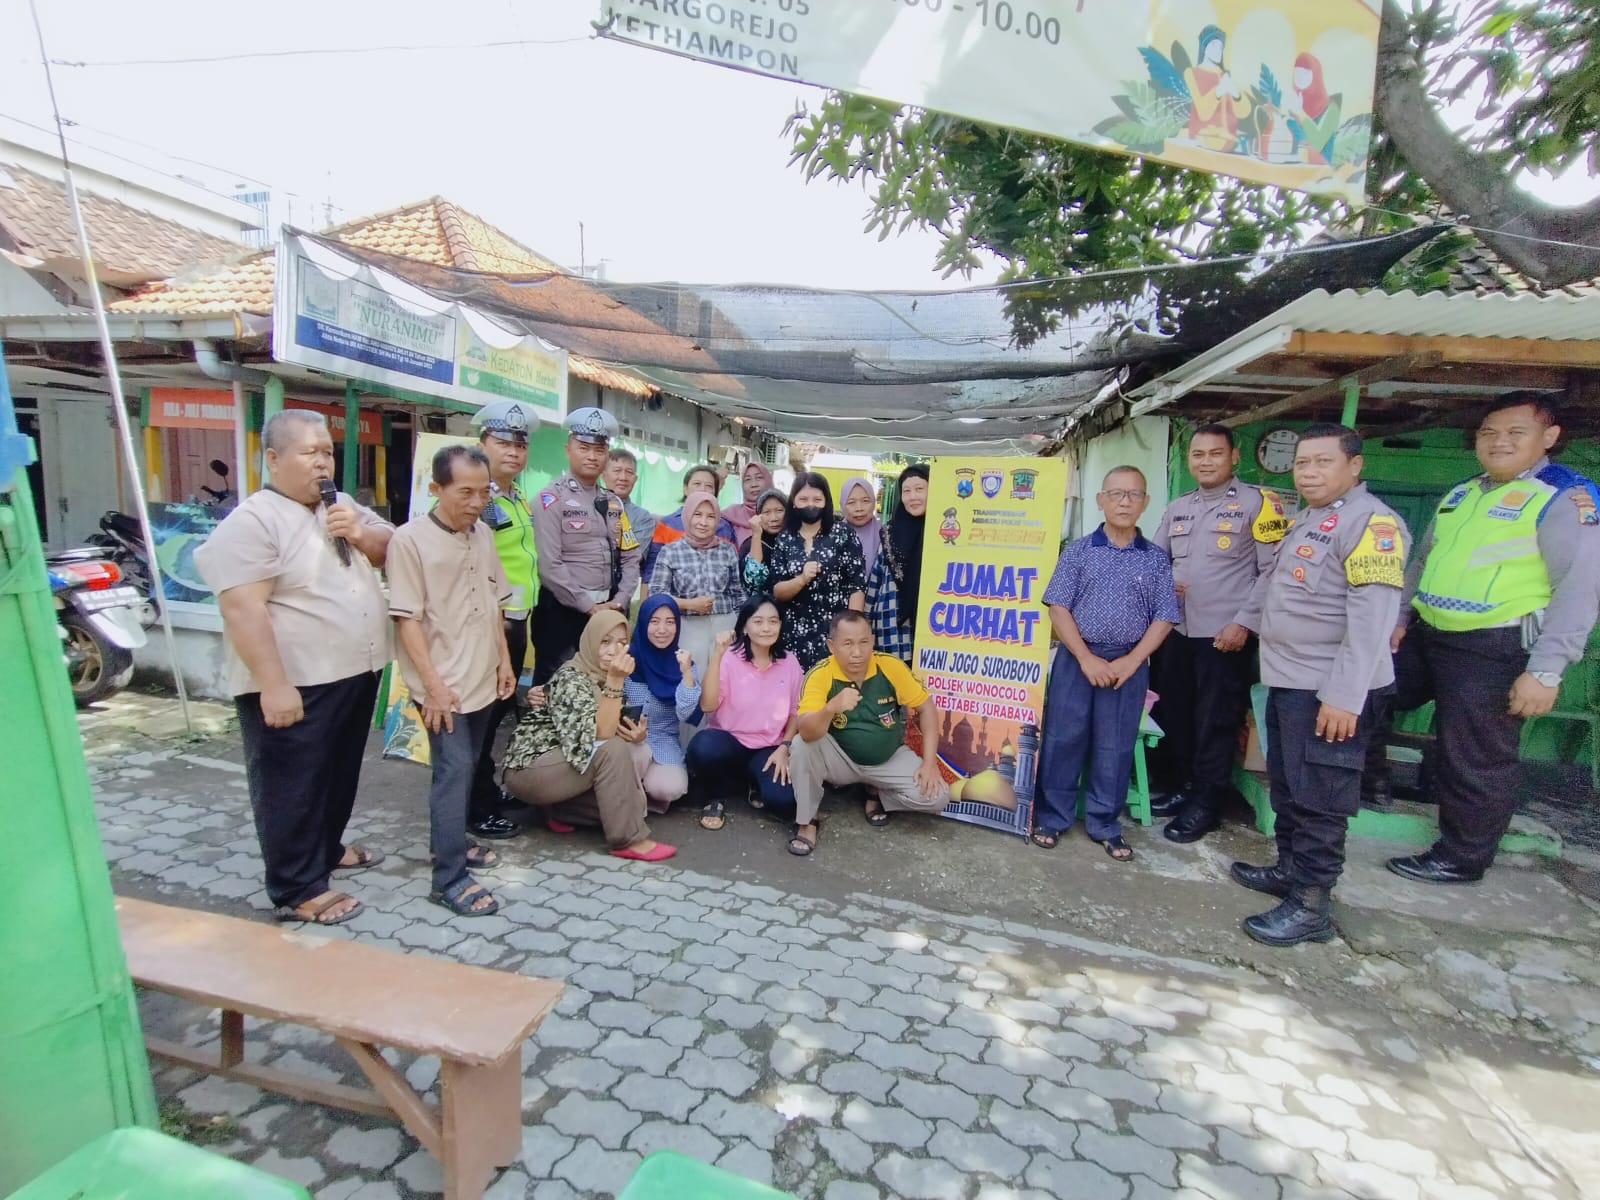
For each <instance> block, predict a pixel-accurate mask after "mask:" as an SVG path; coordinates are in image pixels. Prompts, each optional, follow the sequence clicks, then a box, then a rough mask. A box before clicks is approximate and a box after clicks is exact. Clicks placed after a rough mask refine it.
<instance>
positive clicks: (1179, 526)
mask: <svg viewBox="0 0 1600 1200" xmlns="http://www.w3.org/2000/svg"><path fill="white" fill-rule="evenodd" d="M1186 528H1187V526H1185V525H1184V524H1183V523H1182V522H1177V523H1174V525H1173V526H1172V532H1173V533H1182V532H1183V531H1184V530H1185V529H1186Z"/></svg>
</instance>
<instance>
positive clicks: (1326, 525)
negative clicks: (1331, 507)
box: [1317, 513, 1339, 533]
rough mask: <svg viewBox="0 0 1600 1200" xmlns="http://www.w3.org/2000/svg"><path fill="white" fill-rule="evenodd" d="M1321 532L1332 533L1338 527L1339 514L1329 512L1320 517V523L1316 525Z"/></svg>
mask: <svg viewBox="0 0 1600 1200" xmlns="http://www.w3.org/2000/svg"><path fill="white" fill-rule="evenodd" d="M1317 528H1318V529H1320V530H1322V532H1323V533H1332V532H1333V531H1334V530H1335V529H1337V528H1339V514H1338V513H1331V514H1329V515H1328V516H1326V517H1324V518H1323V519H1322V524H1321V525H1318V526H1317Z"/></svg>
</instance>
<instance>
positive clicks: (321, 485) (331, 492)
mask: <svg viewBox="0 0 1600 1200" xmlns="http://www.w3.org/2000/svg"><path fill="white" fill-rule="evenodd" d="M317 490H318V491H319V492H321V493H322V506H323V507H324V508H328V507H331V506H332V505H335V504H337V503H339V491H338V489H337V488H335V487H334V486H333V480H331V479H320V480H318V481H317ZM333 548H334V549H335V550H337V551H338V552H339V561H340V562H341V563H343V564H344V565H345V566H347V567H348V566H349V565H350V543H349V542H347V541H345V540H344V539H343V538H342V537H336V538H334V539H333Z"/></svg>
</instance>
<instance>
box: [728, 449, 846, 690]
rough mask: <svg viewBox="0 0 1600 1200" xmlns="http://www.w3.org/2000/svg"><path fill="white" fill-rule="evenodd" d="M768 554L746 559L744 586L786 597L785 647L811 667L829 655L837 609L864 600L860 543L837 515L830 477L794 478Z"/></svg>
mask: <svg viewBox="0 0 1600 1200" xmlns="http://www.w3.org/2000/svg"><path fill="white" fill-rule="evenodd" d="M766 559H767V561H766V562H765V563H755V562H752V561H751V560H749V559H746V561H745V586H746V587H748V588H749V589H750V590H751V591H752V592H753V593H756V594H759V593H761V592H765V591H771V592H772V593H773V594H774V595H775V596H777V598H778V599H779V601H781V602H782V604H783V648H784V649H785V650H787V651H789V653H791V654H793V655H794V656H795V657H796V658H797V659H799V660H800V665H801V666H802V667H804V668H805V669H806V670H807V671H809V670H810V669H811V668H812V667H814V666H816V665H817V664H818V663H819V662H821V661H822V660H823V659H825V658H827V657H828V644H827V637H828V622H829V621H830V620H832V619H833V614H834V613H836V612H838V611H839V610H840V609H843V608H854V609H857V610H860V609H861V608H862V607H863V605H864V604H865V603H866V598H865V594H864V589H865V587H866V567H865V565H864V564H863V562H862V559H861V543H860V542H858V541H857V540H856V535H855V534H853V533H851V532H850V527H849V525H847V524H846V523H845V522H843V521H838V520H835V519H834V512H833V492H832V490H831V489H830V488H829V487H828V481H827V479H826V478H824V477H823V476H821V475H818V474H816V473H814V472H810V471H804V472H801V473H800V474H798V475H796V476H795V477H794V487H793V488H792V489H791V490H790V492H789V515H788V517H787V518H785V521H784V527H783V532H782V533H780V534H779V535H778V539H777V542H776V544H775V545H774V546H773V548H772V552H771V553H770V554H769V555H767V556H766ZM762 568H764V569H762ZM752 576H758V578H752Z"/></svg>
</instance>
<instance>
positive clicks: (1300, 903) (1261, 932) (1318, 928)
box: [1244, 886, 1335, 946]
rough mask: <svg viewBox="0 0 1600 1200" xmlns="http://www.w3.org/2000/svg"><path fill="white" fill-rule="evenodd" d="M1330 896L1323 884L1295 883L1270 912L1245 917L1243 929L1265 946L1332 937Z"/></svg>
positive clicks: (1293, 943) (1325, 939)
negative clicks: (1316, 885) (1297, 884)
mask: <svg viewBox="0 0 1600 1200" xmlns="http://www.w3.org/2000/svg"><path fill="white" fill-rule="evenodd" d="M1331 910H1332V904H1331V897H1330V896H1329V893H1328V889H1327V888H1324V887H1302V886H1297V887H1295V888H1294V889H1293V890H1292V891H1290V893H1289V894H1288V895H1287V896H1285V897H1284V900H1283V903H1282V904H1280V905H1278V907H1277V908H1275V909H1273V910H1272V911H1271V912H1264V913H1257V914H1256V915H1255V916H1253V917H1246V918H1245V919H1244V931H1245V932H1246V933H1247V934H1249V935H1250V936H1251V937H1253V938H1254V939H1255V940H1256V941H1258V942H1260V943H1262V944H1263V945H1266V946H1298V945H1299V944H1300V943H1301V942H1331V941H1333V939H1334V932H1335V931H1334V928H1333V916H1332V911H1331Z"/></svg>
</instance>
